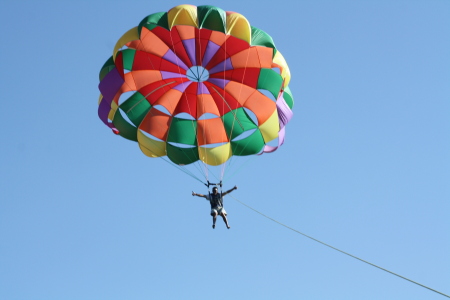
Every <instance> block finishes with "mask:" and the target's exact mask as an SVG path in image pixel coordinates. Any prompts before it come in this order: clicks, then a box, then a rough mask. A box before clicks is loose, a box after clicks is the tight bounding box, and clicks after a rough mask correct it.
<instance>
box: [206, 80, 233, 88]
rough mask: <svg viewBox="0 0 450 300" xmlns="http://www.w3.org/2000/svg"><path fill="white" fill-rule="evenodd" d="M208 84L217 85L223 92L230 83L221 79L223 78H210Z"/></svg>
mask: <svg viewBox="0 0 450 300" xmlns="http://www.w3.org/2000/svg"><path fill="white" fill-rule="evenodd" d="M208 82H210V83H212V84H214V85H217V86H218V87H220V88H221V89H222V90H224V89H225V86H226V85H227V84H228V82H230V81H229V80H227V79H221V78H209V79H208Z"/></svg>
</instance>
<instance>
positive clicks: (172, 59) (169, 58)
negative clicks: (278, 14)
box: [162, 49, 189, 71]
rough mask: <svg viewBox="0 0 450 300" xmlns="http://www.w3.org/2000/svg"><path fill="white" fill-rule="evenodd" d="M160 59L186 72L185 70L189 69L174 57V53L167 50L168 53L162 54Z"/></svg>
mask: <svg viewBox="0 0 450 300" xmlns="http://www.w3.org/2000/svg"><path fill="white" fill-rule="evenodd" d="M162 59H164V60H167V61H170V62H171V63H173V64H175V65H177V66H179V67H180V68H181V69H183V70H185V71H187V69H189V68H188V67H187V66H186V64H185V63H184V62H183V61H182V60H181V59H179V58H178V56H176V55H175V53H174V52H173V51H172V50H170V49H169V51H167V52H166V54H164V56H163V57H162Z"/></svg>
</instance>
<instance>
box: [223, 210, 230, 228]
mask: <svg viewBox="0 0 450 300" xmlns="http://www.w3.org/2000/svg"><path fill="white" fill-rule="evenodd" d="M221 216H222V219H223V221H224V222H225V225H227V228H228V229H230V225H228V220H227V215H226V214H223V213H222V214H221Z"/></svg>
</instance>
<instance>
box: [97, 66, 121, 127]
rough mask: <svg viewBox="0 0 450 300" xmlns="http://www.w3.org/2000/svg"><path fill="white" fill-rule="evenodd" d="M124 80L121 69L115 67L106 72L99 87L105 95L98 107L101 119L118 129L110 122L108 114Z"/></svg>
mask: <svg viewBox="0 0 450 300" xmlns="http://www.w3.org/2000/svg"><path fill="white" fill-rule="evenodd" d="M124 82H125V81H124V79H123V78H122V76H120V73H119V71H118V70H117V69H116V68H114V69H112V70H111V71H110V72H109V73H108V74H106V76H105V77H104V78H103V80H102V81H101V82H100V84H99V85H98V89H99V90H100V93H101V94H102V95H103V99H102V102H100V105H99V107H98V116H99V117H100V120H102V121H103V123H105V124H106V125H107V126H109V127H110V128H112V129H115V130H117V129H116V128H114V126H113V125H112V123H110V122H108V115H109V112H110V111H111V102H112V101H113V99H114V97H115V96H116V94H117V92H118V91H119V90H120V88H121V86H122V84H123V83H124Z"/></svg>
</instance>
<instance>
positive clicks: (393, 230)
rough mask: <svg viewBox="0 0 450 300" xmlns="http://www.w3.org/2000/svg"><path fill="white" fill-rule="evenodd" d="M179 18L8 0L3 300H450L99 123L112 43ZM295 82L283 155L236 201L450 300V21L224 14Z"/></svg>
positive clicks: (316, 5)
mask: <svg viewBox="0 0 450 300" xmlns="http://www.w3.org/2000/svg"><path fill="white" fill-rule="evenodd" d="M178 4H182V3H180V2H175V1H172V0H168V1H157V2H156V1H154V2H151V1H131V0H130V1H77V2H75V1H71V2H65V1H58V2H56V1H39V2H38V1H14V2H13V1H8V2H6V1H2V3H1V9H0V20H1V21H0V22H1V28H2V29H1V31H0V37H1V40H2V42H3V47H2V56H1V57H0V60H1V65H2V71H1V73H0V76H1V77H0V79H1V80H0V86H1V90H2V91H3V93H2V109H1V110H0V118H1V120H2V124H3V128H4V129H3V138H2V143H1V147H0V154H1V155H0V197H1V198H0V298H1V299H11V300H12V299H210V298H211V297H213V298H215V299H408V300H409V299H443V298H444V297H443V296H441V295H439V294H436V293H434V292H432V291H429V290H427V289H424V288H422V287H419V286H417V285H414V284H412V283H410V282H407V281H405V280H402V279H400V278H397V277H395V276H393V275H390V274H388V273H386V272H383V271H381V270H378V269H376V268H374V267H371V266H369V265H366V264H364V263H361V262H359V261H357V260H355V259H352V258H350V257H348V256H345V255H343V254H341V253H338V252H336V251H334V250H332V249H329V248H327V247H324V246H323V245H320V244H318V243H316V242H314V241H312V240H309V239H307V238H305V237H303V236H301V235H299V234H296V233H294V232H292V231H290V230H288V229H286V228H284V227H281V226H279V225H278V224H276V223H274V222H272V221H270V220H268V219H266V218H264V217H262V216H260V215H258V214H256V213H255V212H253V211H251V210H249V209H248V208H246V207H244V206H242V205H241V204H239V203H238V202H236V201H235V200H233V198H231V197H226V198H225V207H226V209H227V211H228V213H229V221H230V225H231V226H232V228H231V229H230V230H227V229H226V228H225V226H224V225H223V223H222V222H221V220H219V223H218V226H217V228H216V229H215V230H212V229H211V217H210V216H209V205H208V203H207V202H206V201H204V200H203V199H201V198H196V197H195V198H194V197H192V196H191V191H193V190H194V191H196V192H199V193H202V192H206V191H205V188H204V186H202V185H201V184H200V183H199V182H197V181H195V180H193V179H192V178H190V177H189V176H186V175H185V174H184V173H182V172H180V171H179V170H177V169H176V168H173V167H171V166H169V165H168V164H167V163H166V162H165V161H163V160H161V159H150V158H147V157H146V156H144V155H143V154H141V152H140V150H139V148H138V147H137V144H135V143H133V142H130V141H127V140H125V139H122V138H120V137H118V136H115V135H114V134H112V133H111V131H110V130H109V129H108V128H107V127H105V126H104V125H103V124H102V122H101V121H100V120H99V119H98V117H97V100H98V95H99V91H98V88H97V85H98V72H99V71H100V68H101V66H102V65H103V63H104V62H105V61H106V59H108V57H109V56H110V55H111V53H112V50H113V47H114V44H115V42H116V41H117V39H118V38H119V37H120V36H121V35H122V34H123V33H124V32H126V31H127V30H128V29H130V28H132V27H134V26H136V25H137V24H138V23H139V22H140V20H141V19H142V18H144V17H145V16H146V15H148V14H151V13H154V12H160V11H167V10H168V9H170V8H171V7H173V6H176V5H178ZM190 4H194V5H202V4H210V5H215V6H219V7H221V8H223V9H225V10H231V11H236V12H239V13H242V14H243V15H245V16H246V17H247V19H248V20H249V21H250V23H251V24H252V25H254V26H256V27H259V28H261V29H263V30H265V31H266V32H268V33H269V34H270V35H271V36H272V37H273V38H274V41H275V44H276V45H277V48H278V49H279V50H280V51H281V52H282V53H283V55H284V57H285V58H286V60H287V62H288V64H289V66H290V69H291V73H292V80H291V83H290V87H291V90H292V92H293V95H294V99H295V107H294V118H293V119H292V121H291V123H289V124H288V127H287V137H286V143H285V145H283V146H282V148H280V150H279V151H277V152H275V153H273V154H267V155H263V156H260V157H254V158H251V159H250V160H249V162H248V164H247V165H245V166H244V168H243V169H242V170H241V171H239V172H238V173H237V174H236V175H235V176H234V177H232V179H230V180H229V182H226V185H225V188H227V189H228V188H231V187H232V186H234V185H235V184H236V185H238V187H239V189H238V190H237V191H235V192H233V194H232V195H233V196H234V197H236V198H237V199H239V200H240V201H243V202H245V203H246V204H248V205H250V206H251V207H254V208H255V209H257V210H259V211H261V212H262V213H264V214H266V215H268V216H270V217H272V218H274V219H276V220H278V221H280V222H282V223H284V224H286V225H288V226H290V227H293V228H295V229H297V230H299V231H301V232H304V233H306V234H308V235H310V236H313V237H315V238H317V239H319V240H321V241H324V242H326V243H328V244H331V245H333V246H334V247H337V248H339V249H342V250H344V251H346V252H349V253H351V254H353V255H356V256H358V257H361V258H362V259H365V260H368V261H370V262H372V263H374V264H377V265H379V266H381V267H383V268H386V269H389V270H391V271H393V272H396V273H398V274H401V275H402V276H405V277H408V278H410V279H412V280H414V281H417V282H420V283H422V284H424V285H426V286H429V287H431V288H433V289H436V290H439V291H441V292H443V293H445V294H450V286H449V284H448V283H449V282H450V256H449V255H448V253H450V235H449V232H450V202H449V200H450V184H449V182H450V139H449V136H450V117H449V116H450V84H449V83H450V56H449V53H450V39H449V36H450V2H449V1H434V0H432V1H418V0H416V1H398V0H391V1H382V0H380V1H265V0H260V1H253V0H252V1H236V0H230V1H210V2H209V3H203V2H201V3H196V2H191V3H190Z"/></svg>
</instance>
